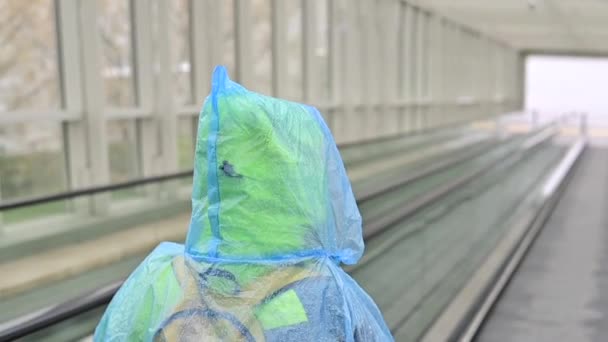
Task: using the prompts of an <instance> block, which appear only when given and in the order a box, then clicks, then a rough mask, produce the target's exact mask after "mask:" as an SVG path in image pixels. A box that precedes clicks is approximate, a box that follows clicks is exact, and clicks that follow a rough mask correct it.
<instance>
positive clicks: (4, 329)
mask: <svg viewBox="0 0 608 342" xmlns="http://www.w3.org/2000/svg"><path fill="white" fill-rule="evenodd" d="M122 283H123V281H118V282H115V283H112V284H109V285H106V286H104V287H101V288H98V289H96V290H94V291H92V292H88V293H86V294H83V295H80V296H78V297H75V298H73V299H71V300H69V301H66V302H63V303H59V304H56V305H51V306H48V307H46V308H43V309H40V310H38V311H35V312H33V313H30V314H27V315H24V316H21V317H19V318H17V319H15V320H12V321H8V322H6V323H2V324H0V342H8V341H13V340H15V339H18V338H21V337H23V336H27V335H30V334H33V333H35V332H37V331H40V330H42V329H44V328H48V327H50V326H52V325H54V324H57V323H59V322H61V321H64V320H66V319H69V318H73V317H76V316H78V315H81V314H83V313H85V312H87V311H90V310H93V309H95V308H98V307H100V306H102V305H105V304H108V303H109V302H110V300H112V297H114V294H115V293H116V291H118V289H119V288H120V286H121V285H122Z"/></svg>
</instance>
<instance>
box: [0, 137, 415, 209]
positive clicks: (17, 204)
mask: <svg viewBox="0 0 608 342" xmlns="http://www.w3.org/2000/svg"><path fill="white" fill-rule="evenodd" d="M414 136H415V137H418V136H419V135H414ZM403 137H404V135H403V134H401V135H394V136H387V137H382V138H377V139H372V140H367V141H365V142H357V143H352V144H340V145H338V147H339V148H344V147H352V146H356V145H365V144H372V143H378V142H382V141H388V140H391V139H399V138H403ZM193 171H194V170H192V169H190V170H184V171H179V172H176V173H170V174H165V175H160V176H151V177H144V178H139V179H134V180H130V181H125V182H120V183H114V184H108V185H101V186H92V187H87V188H82V189H77V190H69V191H65V192H60V193H55V194H49V195H42V196H33V197H26V198H17V199H14V200H7V201H3V202H0V212H1V211H5V210H12V209H18V208H23V207H28V206H32V205H39V204H44V203H48V202H54V201H61V200H68V199H73V198H76V197H82V196H90V195H95V194H99V193H104V192H110V191H116V190H122V189H128V188H132V187H137V186H142V185H146V184H153V183H160V182H166V181H170V180H175V179H180V178H186V177H192V174H193Z"/></svg>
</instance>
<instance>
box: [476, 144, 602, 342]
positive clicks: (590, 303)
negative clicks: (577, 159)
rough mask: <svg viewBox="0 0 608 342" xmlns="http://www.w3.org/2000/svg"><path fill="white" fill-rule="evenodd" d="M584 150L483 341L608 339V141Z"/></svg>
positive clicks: (500, 302) (501, 300)
mask: <svg viewBox="0 0 608 342" xmlns="http://www.w3.org/2000/svg"><path fill="white" fill-rule="evenodd" d="M582 158H583V159H582V160H581V164H580V165H579V166H578V167H577V169H576V170H575V171H574V172H575V173H574V175H573V178H572V179H571V181H570V184H569V185H568V187H567V188H566V190H565V192H564V193H563V197H562V198H561V200H560V202H559V203H558V205H557V207H556V208H555V211H554V212H553V214H552V215H551V217H550V218H549V220H548V221H547V223H546V225H545V227H544V228H543V230H542V231H541V233H540V234H539V236H538V238H537V240H536V241H535V243H534V244H533V246H532V248H531V249H530V251H529V253H528V254H527V256H526V257H525V259H524V260H523V262H522V264H521V266H520V268H519V269H518V270H517V272H516V274H515V277H514V278H513V279H512V281H511V283H510V284H509V286H508V287H507V288H506V289H505V292H504V293H503V295H502V297H501V299H500V301H499V302H498V303H497V305H496V306H495V308H494V311H493V313H492V315H491V316H490V317H489V319H488V321H487V322H486V324H485V326H484V327H483V330H482V331H481V334H480V336H479V338H478V340H479V341H484V342H485V341H487V342H494V341H497V342H498V341H500V342H505V341H517V342H526V341H534V342H543V341H577V342H579V341H598V342H599V341H606V340H608V291H607V289H608V149H597V148H593V149H590V150H588V151H587V152H586V153H585V155H584V156H583V157H582Z"/></svg>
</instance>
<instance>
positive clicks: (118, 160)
mask: <svg viewBox="0 0 608 342" xmlns="http://www.w3.org/2000/svg"><path fill="white" fill-rule="evenodd" d="M107 133H108V144H109V146H108V153H109V163H110V183H119V182H125V181H128V180H132V179H135V178H137V176H138V175H139V163H138V162H137V161H138V155H139V154H138V148H137V131H136V128H135V122H134V121H133V120H116V121H110V122H108V126H107ZM134 195H136V190H135V188H130V189H125V190H121V191H116V192H112V196H113V197H115V198H125V197H131V196H134Z"/></svg>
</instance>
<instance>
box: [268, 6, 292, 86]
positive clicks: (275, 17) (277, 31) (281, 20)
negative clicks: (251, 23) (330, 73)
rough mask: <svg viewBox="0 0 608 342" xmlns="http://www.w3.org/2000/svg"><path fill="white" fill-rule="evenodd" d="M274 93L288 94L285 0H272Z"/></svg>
mask: <svg viewBox="0 0 608 342" xmlns="http://www.w3.org/2000/svg"><path fill="white" fill-rule="evenodd" d="M271 12H272V63H273V67H272V93H273V95H274V96H276V97H281V98H284V97H286V96H288V94H289V92H288V91H287V87H288V82H287V63H288V60H287V58H288V54H287V49H286V47H287V22H286V13H287V10H286V8H285V1H283V0H272V11H271Z"/></svg>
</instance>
